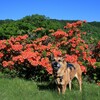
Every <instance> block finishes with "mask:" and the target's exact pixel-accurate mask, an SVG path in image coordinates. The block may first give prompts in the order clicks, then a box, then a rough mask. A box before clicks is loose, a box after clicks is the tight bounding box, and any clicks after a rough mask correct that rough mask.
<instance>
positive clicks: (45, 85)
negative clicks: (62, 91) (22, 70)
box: [37, 82, 56, 91]
mask: <svg viewBox="0 0 100 100" xmlns="http://www.w3.org/2000/svg"><path fill="white" fill-rule="evenodd" d="M37 87H38V89H39V90H50V91H55V90H56V84H55V83H44V82H43V83H38V84H37Z"/></svg>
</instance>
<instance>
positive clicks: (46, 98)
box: [0, 75, 100, 100]
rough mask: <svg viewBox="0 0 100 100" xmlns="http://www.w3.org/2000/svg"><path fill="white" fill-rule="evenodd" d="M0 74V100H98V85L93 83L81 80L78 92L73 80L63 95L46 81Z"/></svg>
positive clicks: (99, 90) (99, 97)
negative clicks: (81, 85) (80, 89)
mask: <svg viewBox="0 0 100 100" xmlns="http://www.w3.org/2000/svg"><path fill="white" fill-rule="evenodd" d="M0 76H1V77H0V100H100V87H98V86H97V85H95V84H89V83H86V82H83V91H82V92H79V86H78V84H77V82H74V83H73V87H72V91H70V90H69V89H67V90H66V93H65V94H64V95H59V94H58V93H57V91H56V90H54V89H53V88H51V87H48V85H47V83H36V82H34V81H27V80H24V79H19V78H14V79H8V78H3V77H2V75H0Z"/></svg>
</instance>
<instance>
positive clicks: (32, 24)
mask: <svg viewBox="0 0 100 100" xmlns="http://www.w3.org/2000/svg"><path fill="white" fill-rule="evenodd" d="M75 21H76V20H57V19H50V18H48V17H46V16H44V15H37V14H36V15H32V16H25V17H24V18H22V19H20V20H11V19H7V20H0V39H4V38H9V37H10V36H17V35H23V34H26V33H32V30H33V29H36V28H39V27H43V28H45V29H46V30H47V31H48V30H50V29H54V30H57V29H63V27H64V26H65V25H66V23H72V22H75ZM81 29H82V30H83V31H86V32H88V33H92V34H91V35H93V36H94V37H97V39H99V37H100V22H87V23H86V24H85V25H84V26H83V27H82V28H81Z"/></svg>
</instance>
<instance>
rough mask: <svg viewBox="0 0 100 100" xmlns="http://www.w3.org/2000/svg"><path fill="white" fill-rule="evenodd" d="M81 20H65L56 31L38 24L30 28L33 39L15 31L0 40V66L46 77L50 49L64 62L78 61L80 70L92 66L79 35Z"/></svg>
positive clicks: (48, 70)
mask: <svg viewBox="0 0 100 100" xmlns="http://www.w3.org/2000/svg"><path fill="white" fill-rule="evenodd" d="M85 23H86V21H77V22H74V23H67V24H66V26H64V29H63V30H62V29H58V30H57V31H55V30H48V31H47V30H45V29H44V28H42V27H40V28H37V29H34V30H33V31H32V32H33V33H34V37H35V38H34V39H32V38H31V35H29V36H28V35H23V36H21V35H19V36H17V37H10V38H9V39H4V40H0V58H1V59H0V64H1V66H2V67H1V70H2V71H5V69H9V70H11V71H12V70H13V71H14V75H15V74H16V75H18V76H21V77H25V78H30V77H31V78H33V79H37V80H42V79H44V80H47V79H49V77H50V76H51V74H52V67H51V63H50V59H49V57H50V55H51V53H53V54H54V56H61V55H62V56H63V55H64V59H65V60H66V61H67V62H72V63H73V62H78V63H79V64H80V66H81V69H82V71H83V72H84V73H86V72H87V71H89V70H90V69H91V68H96V66H95V63H96V59H95V56H94V57H93V52H92V51H91V50H90V48H89V45H88V44H87V42H86V41H85V40H84V39H83V37H84V35H86V34H87V33H86V32H82V31H81V30H80V27H82V26H83V25H84V24H85ZM45 32H47V33H45ZM47 34H48V35H47ZM14 75H13V76H14Z"/></svg>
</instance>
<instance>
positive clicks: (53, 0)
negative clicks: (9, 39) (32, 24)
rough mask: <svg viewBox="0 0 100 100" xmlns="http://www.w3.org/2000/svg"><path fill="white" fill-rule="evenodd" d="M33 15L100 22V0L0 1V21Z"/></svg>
mask: <svg viewBox="0 0 100 100" xmlns="http://www.w3.org/2000/svg"><path fill="white" fill-rule="evenodd" d="M32 14H40V15H45V16H46V17H50V18H54V19H66V20H87V21H100V0H0V19H14V20H17V19H21V18H23V17H25V16H27V15H32Z"/></svg>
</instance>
